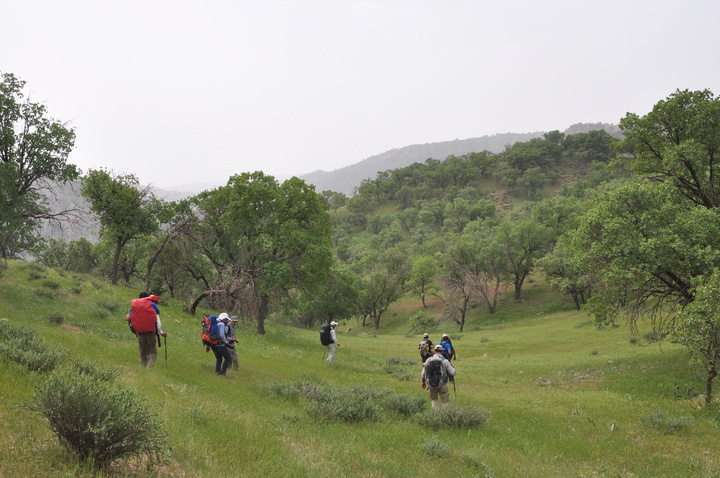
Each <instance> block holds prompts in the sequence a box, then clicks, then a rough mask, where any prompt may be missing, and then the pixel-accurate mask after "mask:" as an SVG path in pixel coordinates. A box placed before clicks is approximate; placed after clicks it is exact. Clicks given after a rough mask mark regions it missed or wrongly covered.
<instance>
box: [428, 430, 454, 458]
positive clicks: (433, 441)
mask: <svg viewBox="0 0 720 478" xmlns="http://www.w3.org/2000/svg"><path fill="white" fill-rule="evenodd" d="M449 451H450V447H449V446H447V445H446V444H444V443H442V442H441V441H440V440H438V438H437V437H436V436H435V435H433V436H431V437H430V438H429V439H428V441H427V442H425V445H423V452H425V454H427V455H429V456H431V457H433V458H442V457H444V456H445V455H447V453H448V452H449Z"/></svg>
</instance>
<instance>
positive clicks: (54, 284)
mask: <svg viewBox="0 0 720 478" xmlns="http://www.w3.org/2000/svg"><path fill="white" fill-rule="evenodd" d="M41 284H42V286H43V287H47V288H48V289H51V290H58V289H59V288H60V283H59V282H58V281H56V280H52V279H45V280H44V281H42V282H41Z"/></svg>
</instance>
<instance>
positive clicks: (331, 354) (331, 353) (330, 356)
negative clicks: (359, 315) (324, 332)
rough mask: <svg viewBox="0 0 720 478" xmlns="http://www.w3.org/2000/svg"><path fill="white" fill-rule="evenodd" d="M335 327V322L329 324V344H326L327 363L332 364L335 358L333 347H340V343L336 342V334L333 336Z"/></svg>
mask: <svg viewBox="0 0 720 478" xmlns="http://www.w3.org/2000/svg"><path fill="white" fill-rule="evenodd" d="M336 326H337V322H335V321H333V322H330V343H329V344H327V348H328V358H327V361H328V362H332V361H333V359H334V358H335V346H336V345H337V346H338V347H340V342H338V340H337V334H335V327H336Z"/></svg>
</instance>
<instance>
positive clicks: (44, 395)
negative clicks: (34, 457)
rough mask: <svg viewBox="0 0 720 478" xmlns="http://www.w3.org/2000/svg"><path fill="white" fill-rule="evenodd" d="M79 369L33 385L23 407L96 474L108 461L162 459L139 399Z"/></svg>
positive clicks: (156, 426)
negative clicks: (43, 420)
mask: <svg viewBox="0 0 720 478" xmlns="http://www.w3.org/2000/svg"><path fill="white" fill-rule="evenodd" d="M89 370H91V369H89V368H87V367H83V368H82V369H81V370H79V371H69V370H60V371H58V372H56V373H54V374H52V375H51V376H50V377H49V378H48V379H47V380H45V381H44V382H42V383H41V384H39V385H37V386H36V388H35V393H34V395H33V397H32V399H31V400H30V401H29V402H26V403H25V407H26V408H27V409H29V410H31V411H34V412H38V413H40V414H41V415H43V416H44V417H45V418H46V419H47V421H48V422H49V426H50V428H51V429H52V431H53V432H54V433H55V435H57V437H58V438H59V439H60V441H61V442H62V443H63V444H64V445H65V446H66V447H67V448H68V450H69V451H71V452H72V453H73V454H75V455H76V456H77V457H78V458H79V459H80V460H81V461H82V462H85V463H89V464H91V465H92V466H93V467H95V468H97V469H104V468H107V467H108V466H109V465H110V464H111V463H112V462H113V461H114V460H117V459H120V458H125V457H132V456H136V455H142V456H145V457H146V458H148V459H149V460H150V463H157V462H159V461H160V460H161V459H162V458H163V453H164V452H163V450H164V447H165V431H164V429H163V426H162V424H160V423H159V422H158V421H157V419H156V418H155V416H154V415H153V413H152V412H151V411H150V407H149V406H148V405H146V404H145V403H144V402H143V400H141V399H140V398H139V396H138V395H137V394H136V393H134V392H132V391H130V390H126V389H123V388H122V387H121V386H119V385H118V384H116V383H114V382H112V381H109V380H108V379H107V377H105V376H102V374H99V373H97V372H89Z"/></svg>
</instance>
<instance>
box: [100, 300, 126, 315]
mask: <svg viewBox="0 0 720 478" xmlns="http://www.w3.org/2000/svg"><path fill="white" fill-rule="evenodd" d="M95 303H96V304H97V305H98V306H99V307H100V308H101V309H105V310H109V311H110V312H111V313H115V312H117V311H118V310H120V307H122V304H120V303H119V302H117V301H115V300H111V299H104V298H103V299H98V300H97V301H96V302H95Z"/></svg>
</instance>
